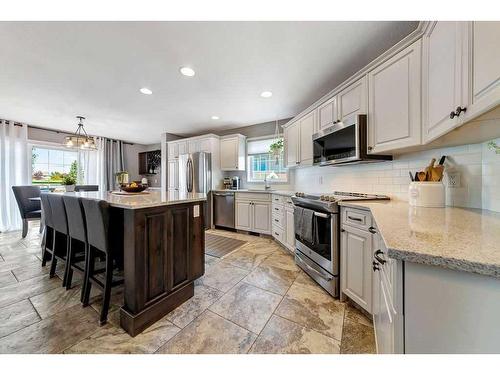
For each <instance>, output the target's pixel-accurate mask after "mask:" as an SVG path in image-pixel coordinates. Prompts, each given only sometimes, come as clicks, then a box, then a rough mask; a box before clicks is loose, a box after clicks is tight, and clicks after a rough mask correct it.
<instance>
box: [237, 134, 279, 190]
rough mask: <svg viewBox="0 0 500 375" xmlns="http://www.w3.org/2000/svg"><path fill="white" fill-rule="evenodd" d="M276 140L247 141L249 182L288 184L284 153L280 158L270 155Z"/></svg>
mask: <svg viewBox="0 0 500 375" xmlns="http://www.w3.org/2000/svg"><path fill="white" fill-rule="evenodd" d="M273 142H274V138H264V139H262V138H259V139H249V140H248V141H247V166H248V168H247V181H249V182H264V178H266V177H267V180H268V181H270V182H287V179H288V173H287V169H286V168H285V166H284V165H285V163H284V160H283V154H284V153H283V152H281V154H280V155H279V156H275V155H272V154H270V153H269V148H270V146H271V144H272V143H273Z"/></svg>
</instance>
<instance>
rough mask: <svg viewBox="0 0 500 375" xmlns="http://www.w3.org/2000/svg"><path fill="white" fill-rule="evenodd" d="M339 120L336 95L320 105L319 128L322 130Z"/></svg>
mask: <svg viewBox="0 0 500 375" xmlns="http://www.w3.org/2000/svg"><path fill="white" fill-rule="evenodd" d="M338 120H339V116H338V106H337V96H334V97H333V98H331V99H329V100H328V101H326V102H325V103H323V104H321V105H320V106H319V107H318V126H319V129H320V130H321V129H324V128H326V127H328V126H332V125H333V124H334V123H336V122H337V121H338Z"/></svg>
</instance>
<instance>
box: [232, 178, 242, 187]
mask: <svg viewBox="0 0 500 375" xmlns="http://www.w3.org/2000/svg"><path fill="white" fill-rule="evenodd" d="M231 181H232V185H231V189H232V190H240V189H241V180H240V178H239V177H238V176H234V177H233V178H232V179H231Z"/></svg>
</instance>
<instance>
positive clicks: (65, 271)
mask: <svg viewBox="0 0 500 375" xmlns="http://www.w3.org/2000/svg"><path fill="white" fill-rule="evenodd" d="M70 243H71V240H70V237H69V235H66V262H65V267H64V276H63V282H62V286H63V287H65V286H66V284H67V282H68V266H69V259H68V256H69V247H70V246H71V245H70Z"/></svg>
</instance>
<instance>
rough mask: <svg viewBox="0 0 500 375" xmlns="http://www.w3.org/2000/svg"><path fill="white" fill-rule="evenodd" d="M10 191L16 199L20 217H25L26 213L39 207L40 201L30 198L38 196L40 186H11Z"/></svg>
mask: <svg viewBox="0 0 500 375" xmlns="http://www.w3.org/2000/svg"><path fill="white" fill-rule="evenodd" d="M12 192H13V193H14V197H15V198H16V201H17V206H18V207H19V212H20V213H21V217H22V218H23V219H24V218H26V214H27V213H29V212H32V211H37V210H39V209H40V202H37V201H31V200H30V198H36V197H39V196H40V187H39V186H32V185H20V186H12Z"/></svg>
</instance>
